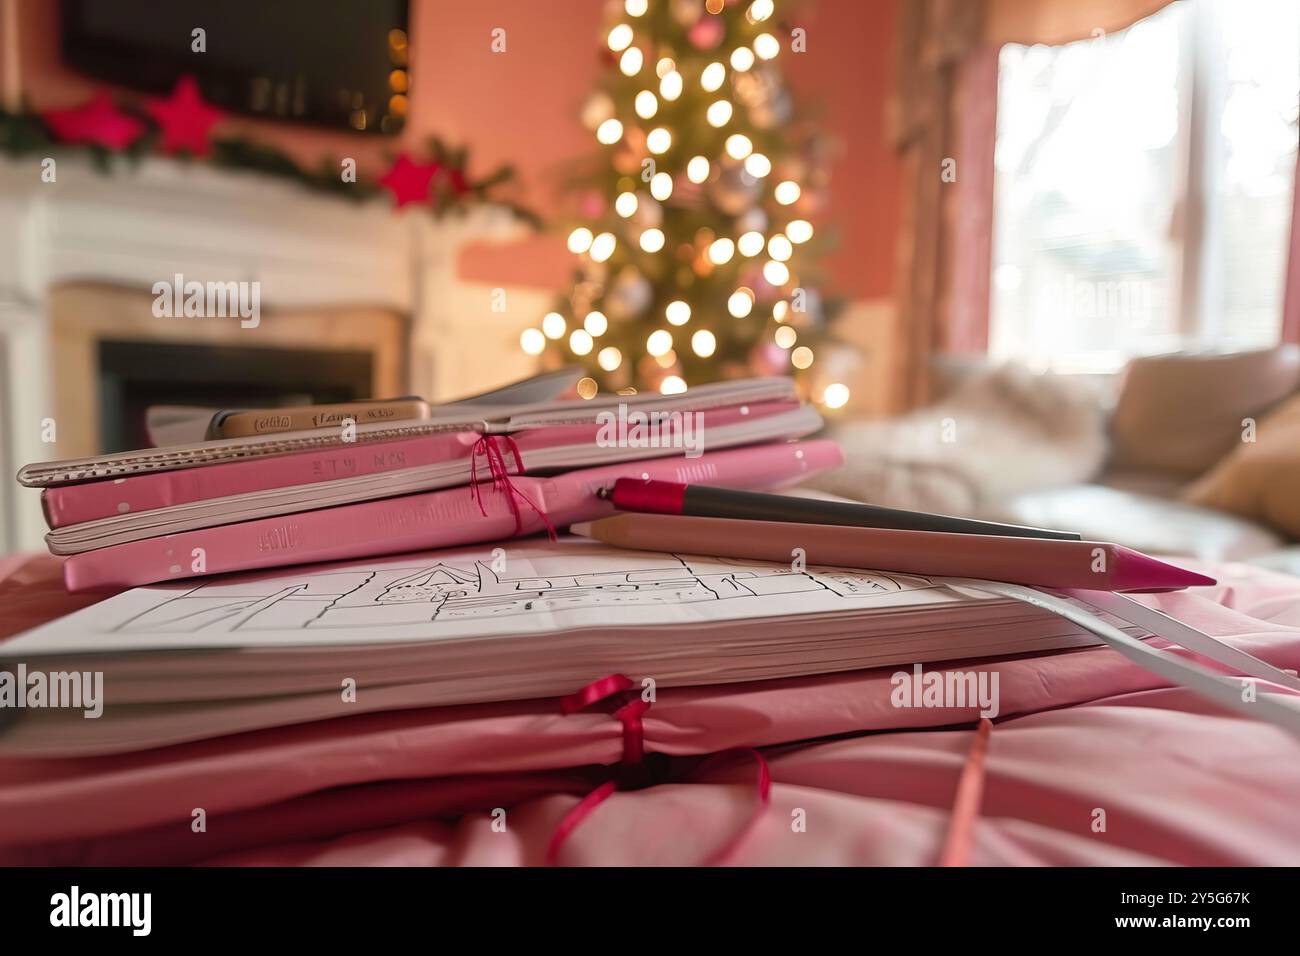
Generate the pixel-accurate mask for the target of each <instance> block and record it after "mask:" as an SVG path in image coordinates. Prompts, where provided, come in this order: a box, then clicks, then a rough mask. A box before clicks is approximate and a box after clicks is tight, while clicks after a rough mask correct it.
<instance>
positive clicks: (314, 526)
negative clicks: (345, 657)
mask: <svg viewBox="0 0 1300 956" xmlns="http://www.w3.org/2000/svg"><path fill="white" fill-rule="evenodd" d="M842 462H843V454H842V453H841V451H840V448H839V446H838V445H837V444H836V443H835V442H833V441H807V442H788V443H779V444H767V445H756V446H749V447H745V448H737V449H733V450H729V451H716V452H706V453H705V454H703V455H702V456H700V457H698V458H694V459H690V458H683V457H674V458H656V459H648V460H642V461H634V462H624V463H622V464H615V465H607V466H603V467H599V468H587V469H583V470H580V471H572V472H568V473H566V474H562V475H557V476H555V477H551V478H534V477H526V476H525V477H517V478H512V479H511V482H512V483H513V485H514V487H515V488H516V489H518V491H519V492H520V493H521V494H522V495H524V496H526V497H527V499H528V500H529V501H531V502H532V503H533V504H534V505H536V507H537V508H538V509H540V510H541V511H543V512H545V514H546V516H547V518H549V520H550V521H551V523H552V524H553V525H554V526H556V527H564V526H567V525H569V524H571V523H573V522H575V521H591V520H594V519H596V518H600V517H604V516H605V515H608V514H611V513H612V512H613V510H614V508H613V505H611V504H610V503H609V502H607V501H605V500H603V499H601V498H598V497H597V496H596V492H597V490H599V489H600V488H603V487H605V486H607V485H609V484H611V483H612V482H613V481H614V480H615V479H617V478H624V477H644V478H659V479H663V480H666V481H679V482H687V483H706V484H713V485H722V486H726V487H733V488H748V489H765V488H779V487H782V486H784V485H789V484H794V483H797V482H798V481H800V480H801V479H803V478H805V477H807V476H808V475H812V474H816V473H818V472H822V471H826V470H829V469H831V468H835V467H838V466H839V465H840V464H841V463H842ZM478 492H479V494H478V495H477V496H476V495H474V494H473V493H472V491H471V489H470V488H467V487H463V486H462V487H455V488H445V489H442V490H439V491H430V492H423V493H420V494H412V495H403V496H401V497H397V498H385V499H382V500H378V501H366V502H360V503H357V504H348V505H340V506H338V507H335V508H322V509H317V510H315V511H305V512H301V513H298V514H293V515H287V516H279V517H274V518H263V519H258V520H254V521H242V522H239V523H237V524H228V525H224V526H221V527H215V528H203V529H200V530H197V531H188V532H182V533H179V534H170V535H164V536H162V537H157V538H149V539H146V540H143V541H132V542H129V543H127V544H119V545H113V546H110V547H106V548H100V549H98V550H95V551H87V552H84V553H82V554H76V555H73V556H72V557H70V558H68V559H67V561H66V562H65V563H64V566H63V575H64V582H65V583H66V584H67V587H68V590H70V591H82V590H88V589H91V588H123V587H134V586H136V585H141V584H151V583H154V582H156V581H171V580H178V579H181V578H189V577H196V576H199V575H203V574H218V573H222V572H227V571H245V570H250V569H254V568H271V567H279V566H282V565H288V564H302V563H307V562H313V561H337V560H344V559H348V558H360V557H367V556H370V555H380V554H396V553H399V552H403V551H414V550H420V549H429V548H443V547H451V546H454V545H462V544H471V543H475V542H480V541H492V540H495V539H499V538H509V537H514V536H516V535H517V534H518V535H526V534H534V533H537V532H539V531H542V530H544V529H545V521H544V520H543V519H542V517H541V516H540V515H539V514H537V513H536V512H534V510H533V509H532V508H531V507H530V506H529V505H528V504H526V503H524V502H523V501H520V500H518V499H516V505H517V506H518V513H519V521H520V525H519V527H518V529H517V526H516V513H515V511H514V510H513V509H512V508H511V507H510V501H509V498H508V495H507V492H505V491H504V490H502V489H500V488H498V487H495V486H494V485H492V484H491V483H490V482H487V481H485V482H483V483H482V484H480V485H479V486H478ZM480 502H481V504H482V507H483V510H484V511H486V515H484V514H482V513H480V510H479V503H480Z"/></svg>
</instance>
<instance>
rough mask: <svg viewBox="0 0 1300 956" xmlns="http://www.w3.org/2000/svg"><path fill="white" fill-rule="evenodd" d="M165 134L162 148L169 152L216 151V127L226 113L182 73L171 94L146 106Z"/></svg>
mask: <svg viewBox="0 0 1300 956" xmlns="http://www.w3.org/2000/svg"><path fill="white" fill-rule="evenodd" d="M145 109H146V110H147V111H148V113H149V115H150V116H152V117H153V120H154V122H155V123H157V124H158V130H159V132H160V133H161V134H162V139H161V140H160V142H159V144H158V145H159V148H160V149H161V150H162V151H163V152H164V153H167V154H169V155H170V154H174V153H179V152H187V153H189V154H190V155H192V156H207V155H208V154H209V153H211V152H212V140H211V132H212V127H213V126H215V125H216V124H217V122H218V121H219V120H220V119H221V118H222V117H223V116H224V115H225V114H224V113H222V112H221V111H220V110H218V109H214V108H213V107H211V106H209V105H208V104H207V103H206V102H204V100H203V95H202V94H201V93H200V92H199V84H198V82H197V81H196V80H195V79H194V77H192V76H188V75H187V76H182V77H181V78H180V80H178V81H177V83H176V87H175V89H173V90H172V94H171V96H169V97H168V98H167V99H165V100H150V101H149V102H148V104H147V105H146V106H145Z"/></svg>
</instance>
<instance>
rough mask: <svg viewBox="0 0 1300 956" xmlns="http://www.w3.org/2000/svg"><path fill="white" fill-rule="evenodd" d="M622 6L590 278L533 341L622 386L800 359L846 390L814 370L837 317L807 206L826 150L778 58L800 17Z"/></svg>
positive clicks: (592, 185) (594, 206) (765, 2)
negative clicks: (800, 113) (804, 118)
mask: <svg viewBox="0 0 1300 956" xmlns="http://www.w3.org/2000/svg"><path fill="white" fill-rule="evenodd" d="M612 12H613V13H614V14H615V16H613V17H612V18H611V20H610V22H609V24H608V33H607V35H606V49H605V50H604V54H605V55H606V56H607V58H608V70H607V72H606V75H605V76H604V78H603V80H602V82H601V84H600V86H599V88H598V89H597V90H596V92H595V93H594V94H593V96H592V97H591V98H590V100H589V101H588V102H587V104H586V106H585V107H584V109H583V116H582V119H583V122H584V124H585V125H586V126H587V127H588V128H589V129H591V130H592V131H593V132H594V134H595V138H596V140H597V141H598V143H599V144H600V154H599V156H598V157H596V158H595V162H594V166H595V168H594V169H593V171H592V172H591V173H590V174H589V175H587V176H582V177H576V178H575V181H574V182H573V186H574V188H575V189H576V190H577V191H578V196H579V207H580V211H581V214H582V215H583V216H584V217H585V221H583V222H581V223H575V224H573V228H572V231H571V232H570V233H569V237H568V245H569V249H570V251H572V252H573V253H574V254H575V255H576V256H577V257H578V268H577V275H576V277H575V281H574V285H573V288H572V290H571V291H570V292H569V293H568V294H567V295H566V296H565V297H564V298H563V299H562V300H561V302H560V303H559V304H558V305H557V307H556V310H555V311H554V312H551V313H548V314H547V315H546V316H545V318H544V319H543V320H542V321H541V323H540V328H530V329H527V330H525V331H524V333H523V334H522V336H521V337H520V346H521V347H522V348H523V350H524V351H525V352H528V353H529V354H533V355H542V356H544V362H545V363H546V364H547V365H561V364H569V363H573V362H575V361H577V362H580V363H582V364H584V365H586V366H587V367H588V368H590V370H591V374H592V377H593V378H594V379H595V380H596V381H597V382H598V383H600V384H601V385H602V386H603V387H604V388H605V389H607V390H613V389H623V390H627V389H632V388H635V389H638V390H647V389H657V390H659V391H661V392H664V393H672V392H680V391H683V390H685V389H686V387H687V386H688V385H689V384H699V383H702V382H708V381H713V380H717V379H720V378H735V377H740V376H745V375H766V374H791V373H792V372H793V374H796V375H798V376H799V377H800V379H801V381H802V383H803V385H804V387H805V392H806V393H807V394H810V397H813V398H816V399H818V400H824V401H826V403H827V404H830V405H832V406H838V405H842V404H844V401H845V400H846V399H847V397H848V393H847V389H845V388H844V386H843V385H841V384H838V383H835V384H834V385H833V387H832V383H831V382H830V381H829V380H827V379H826V377H825V375H821V376H817V377H816V379H814V378H813V375H814V373H813V371H811V370H812V367H813V365H814V363H815V362H817V361H819V360H821V359H822V358H823V357H824V356H822V355H821V353H820V351H819V350H818V349H817V348H816V346H818V345H819V344H820V343H821V342H823V341H825V338H826V337H825V326H826V322H827V314H826V313H827V308H826V306H825V304H824V303H823V302H822V301H821V299H820V297H819V296H818V295H817V293H816V291H815V289H814V288H813V285H814V283H815V282H816V280H817V276H816V274H815V271H814V268H813V263H814V261H815V259H816V258H817V255H816V252H817V249H816V247H817V246H818V245H819V242H820V237H819V238H818V239H814V238H813V227H812V225H811V223H810V222H809V219H808V216H809V215H810V214H811V213H812V212H813V211H814V210H815V208H816V206H817V205H818V204H819V202H820V201H821V199H822V197H823V196H824V193H825V186H826V175H825V172H824V164H823V163H822V157H823V154H824V149H823V143H822V141H821V140H820V138H819V137H817V136H816V135H815V134H814V133H813V131H812V130H811V129H810V128H809V127H808V126H807V125H806V124H805V123H801V122H796V121H795V114H794V111H793V108H792V103H791V99H790V96H789V94H788V93H787V92H786V90H785V87H784V84H783V81H782V76H781V71H780V67H779V66H778V62H779V60H780V58H781V56H783V55H789V54H790V53H792V52H795V53H797V52H799V51H800V49H801V43H802V39H803V38H802V33H801V31H799V30H797V29H791V28H790V27H788V26H786V25H783V24H779V23H778V22H777V20H776V16H775V15H776V10H775V3H774V2H773V0H739V2H735V0H626V2H618V3H615V4H614V5H613V7H612ZM825 357H829V355H828V356H825ZM813 381H816V382H817V383H818V384H817V385H816V386H815V387H814V386H813V385H812V384H811V383H812V382H813ZM585 384H586V385H587V390H586V392H587V393H590V392H594V389H592V388H591V385H592V383H585Z"/></svg>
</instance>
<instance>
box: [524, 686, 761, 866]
mask: <svg viewBox="0 0 1300 956" xmlns="http://www.w3.org/2000/svg"><path fill="white" fill-rule="evenodd" d="M632 686H633V684H632V680H631V679H630V678H629V677H627V676H626V675H624V674H611V675H609V676H608V677H602V678H600V680H596V681H592V682H591V683H590V684H588V685H587V686H586V687H584V688H582V689H581V690H579V691H577V692H576V693H573V694H570V695H569V696H568V697H565V698H562V699H561V700H560V713H562V714H565V715H568V714H576V713H578V711H581V710H586V709H588V708H589V707H593V706H595V705H596V704H599V703H600V702H602V701H605V700H609V699H610V698H612V697H614V696H616V695H618V694H624V693H626V692H627V691H629V690H631V688H632ZM649 709H650V701H648V700H646V699H645V698H644V697H641V696H634V697H632V698H631V699H630V700H628V701H626V702H625V703H623V704H622V705H621V706H620V707H618V708H617V709H615V710H614V711H613V713H612V715H611V716H613V717H614V719H615V720H617V721H618V722H619V723H620V724H622V725H623V757H622V760H621V761H620V765H619V767H620V771H621V776H619V777H615V778H614V779H611V780H607V781H605V782H604V783H602V784H601V785H600V786H598V787H597V788H596V789H594V790H592V791H591V792H590V793H588V794H587V795H586V796H585V797H583V798H582V799H581V800H579V801H578V804H577V805H576V806H575V807H573V809H571V810H570V811H569V812H568V813H566V814H565V815H564V818H563V819H562V820H560V823H559V825H558V826H556V828H555V832H554V833H552V834H551V841H550V843H549V844H547V847H546V865H547V866H554V865H556V861H557V860H558V858H559V855H560V849H561V848H562V847H563V846H564V844H565V842H566V841H567V840H568V839H569V837H570V836H571V835H572V834H573V831H574V830H576V829H577V828H578V827H579V825H580V824H582V822H583V821H584V820H586V819H587V818H588V817H589V816H591V814H592V812H593V811H594V810H595V809H596V808H597V807H598V806H600V805H601V804H602V803H604V802H605V801H606V800H608V799H609V798H610V797H612V796H613V795H614V793H615V792H616V791H618V790H619V789H620V786H622V787H625V788H630V786H635V785H637V784H638V783H644V774H643V773H642V771H643V769H644V763H643V760H644V757H645V737H644V727H643V724H642V720H641V718H642V717H643V716H644V715H645V713H646V711H648V710H649ZM737 755H745V756H749V757H753V758H754V760H755V761H757V763H758V806H757V808H756V809H755V811H754V813H753V814H751V815H750V817H749V819H748V820H746V821H745V825H744V826H743V827H741V829H740V832H739V833H737V834H736V836H735V837H733V838H732V839H731V840H730V841H728V843H727V844H726V845H724V846H723V847H722V848H721V849H720V850H718V851H717V852H715V853H714V854H712V855H711V856H710V857H709V858H708V859H707V860H706V861H705V864H704V865H705V866H717V865H718V864H720V863H722V862H724V861H725V860H726V859H727V858H729V857H730V856H731V855H732V853H734V852H735V850H736V848H737V847H739V846H740V844H741V843H743V842H744V840H745V838H746V837H747V836H748V835H749V832H750V831H751V830H752V829H753V828H754V826H755V825H756V824H757V823H758V821H759V820H760V819H761V818H762V816H763V812H764V811H765V810H766V809H767V806H768V803H769V802H770V800H771V794H772V772H771V770H770V769H769V768H768V765H767V761H766V760H764V759H763V755H762V754H761V753H759V752H758V751H757V750H754V749H753V748H751V747H738V748H735V749H732V750H725V751H723V752H722V753H719V754H715V755H714V756H712V757H710V758H709V759H708V760H706V761H704V763H702V764H700V765H699V767H698V768H697V770H696V774H697V775H698V774H699V773H700V772H701V771H703V770H704V768H705V767H709V766H712V765H715V764H717V763H718V762H720V761H724V760H727V759H729V758H731V757H734V756H737ZM628 771H631V773H629V772H628Z"/></svg>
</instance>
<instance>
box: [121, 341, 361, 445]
mask: <svg viewBox="0 0 1300 956" xmlns="http://www.w3.org/2000/svg"><path fill="white" fill-rule="evenodd" d="M98 345H99V396H100V402H99V408H100V413H99V414H100V421H99V434H100V445H101V447H100V449H99V451H100V452H102V453H107V452H115V451H129V450H131V449H133V448H144V447H147V446H148V445H149V436H148V433H147V431H146V428H145V412H146V410H147V409H148V408H149V406H150V405H198V406H209V407H213V408H263V407H265V408H275V407H281V406H285V405H304V404H311V403H316V402H344V401H350V400H352V399H357V398H370V397H372V394H373V393H372V388H373V382H372V378H371V374H372V368H373V366H374V356H373V355H372V354H371V353H370V352H367V351H337V350H330V349H281V348H247V347H239V346H229V345H180V344H172V343H167V342H140V341H135V342H118V341H111V340H100V342H99V343H98Z"/></svg>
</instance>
